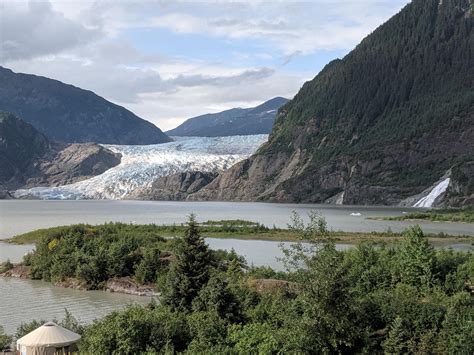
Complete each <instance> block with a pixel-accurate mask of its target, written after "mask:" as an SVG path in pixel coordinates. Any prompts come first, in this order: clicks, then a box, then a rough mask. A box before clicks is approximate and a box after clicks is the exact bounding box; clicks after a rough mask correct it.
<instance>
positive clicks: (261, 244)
mask: <svg viewBox="0 0 474 355" xmlns="http://www.w3.org/2000/svg"><path fill="white" fill-rule="evenodd" d="M293 210H295V211H297V212H298V213H300V214H301V215H302V216H306V214H307V213H308V212H309V211H311V210H317V211H319V212H320V213H321V215H323V216H324V217H325V218H326V220H327V222H328V225H329V227H330V228H332V229H334V230H344V231H356V232H368V231H373V230H375V231H385V230H387V229H388V228H390V229H391V230H392V231H394V232H395V231H401V230H403V229H404V228H406V227H407V226H409V225H410V224H412V223H410V222H399V221H375V220H367V219H366V217H377V216H389V215H401V214H402V213H403V212H407V211H410V210H412V209H410V208H396V207H366V206H329V205H311V204H305V205H296V204H268V203H234V202H148V201H88V200H86V201H84V200H81V201H40V200H35V201H28V200H9V201H6V200H3V201H0V239H6V238H10V237H12V236H13V235H15V234H18V233H23V232H27V231H31V230H34V229H37V228H45V227H52V226H57V225H66V224H72V223H91V224H97V223H103V222H109V221H121V222H128V223H131V222H133V223H157V224H170V223H182V222H185V221H186V216H187V215H189V214H190V213H192V212H194V213H196V214H197V218H198V220H200V221H206V220H209V219H214V220H217V219H237V218H241V219H248V220H252V221H256V222H260V223H263V224H265V225H267V226H269V227H271V226H273V225H275V226H277V227H286V225H287V224H288V223H289V222H290V215H291V212H292V211H293ZM351 213H360V214H361V216H353V215H351ZM421 226H422V228H423V229H424V230H425V231H427V232H433V233H438V232H445V233H449V234H455V235H473V234H474V231H473V228H472V225H469V224H463V223H438V222H426V223H421ZM206 241H207V243H208V244H209V246H210V247H211V248H213V249H225V250H230V249H232V248H234V249H235V251H236V252H237V253H238V254H241V255H243V256H245V257H246V259H247V261H248V262H249V264H254V265H256V266H260V265H267V266H271V267H273V268H276V269H282V268H283V265H282V264H281V262H280V261H278V260H277V257H281V256H282V253H281V249H280V246H279V245H280V243H279V242H271V241H251V240H237V239H216V238H206ZM285 245H287V246H288V245H289V243H285ZM451 246H452V247H453V248H455V249H462V250H466V249H472V246H470V245H467V244H462V245H451ZM32 247H33V246H31V245H10V244H6V243H0V261H1V260H6V259H7V258H10V259H11V260H12V261H14V262H17V261H19V260H21V257H22V256H23V255H24V254H25V253H26V252H28V251H30V250H31V249H32ZM349 247H350V246H348V245H343V244H341V245H338V248H340V249H344V248H349ZM149 300H150V299H149V298H147V297H138V296H129V295H121V294H114V293H108V292H102V291H78V290H72V289H63V288H59V287H54V286H52V285H51V284H48V283H45V282H41V281H33V280H17V279H2V278H0V325H3V326H4V327H5V328H6V331H7V332H8V333H12V332H14V331H15V329H16V327H17V326H18V325H19V324H20V323H21V322H22V321H23V322H24V321H28V320H31V319H35V318H43V319H47V320H50V319H52V318H54V317H56V318H61V317H63V315H64V308H67V309H68V310H69V311H71V312H72V314H73V315H74V316H76V317H77V318H79V320H80V321H82V322H84V323H88V322H91V321H92V320H93V319H96V318H98V317H102V316H103V315H105V314H107V313H109V312H111V311H112V310H114V309H118V308H122V307H124V306H125V305H126V304H128V303H147V302H149Z"/></svg>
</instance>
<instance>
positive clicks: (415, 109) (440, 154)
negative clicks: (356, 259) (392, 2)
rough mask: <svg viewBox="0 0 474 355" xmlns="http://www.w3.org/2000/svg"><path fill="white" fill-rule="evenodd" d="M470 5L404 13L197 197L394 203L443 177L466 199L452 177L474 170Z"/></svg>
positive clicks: (300, 97)
mask: <svg viewBox="0 0 474 355" xmlns="http://www.w3.org/2000/svg"><path fill="white" fill-rule="evenodd" d="M473 6H474V5H473V3H472V1H470V0H445V1H439V0H414V1H412V2H410V3H409V4H408V5H406V6H405V7H404V8H403V9H402V10H401V11H400V12H399V13H398V14H396V15H395V16H393V17H392V18H391V19H390V20H388V21H387V22H386V23H384V24H383V25H381V26H380V27H379V28H377V29H376V30H375V31H374V32H372V33H371V34H370V35H369V36H367V37H366V38H365V39H364V40H362V42H361V43H360V44H359V45H358V46H356V47H355V49H354V50H352V51H351V52H350V53H349V54H347V55H346V56H345V57H344V58H342V59H337V60H334V61H332V62H330V63H329V64H327V65H326V67H325V68H324V69H323V70H322V71H321V72H320V73H319V74H318V75H317V76H316V77H315V78H314V79H313V80H311V81H309V82H306V83H305V84H304V85H303V87H302V88H301V90H300V91H299V92H298V93H297V94H296V96H295V97H294V98H293V99H292V100H291V101H290V102H288V103H287V104H286V105H285V106H283V107H282V108H281V109H280V111H279V114H278V115H277V119H276V121H275V125H274V129H273V131H272V133H271V135H270V138H269V141H268V143H267V144H266V145H264V146H263V147H262V148H261V149H260V150H259V152H257V154H255V155H254V156H252V157H251V158H249V159H248V160H246V161H244V162H242V163H240V164H238V165H237V166H236V167H234V168H233V169H231V170H230V171H229V172H224V173H223V174H221V176H220V177H219V178H217V179H216V180H215V181H214V182H213V183H211V184H210V185H209V186H208V188H207V191H203V193H202V196H204V197H207V198H222V199H242V200H248V199H250V200H252V199H255V198H258V199H262V200H277V201H296V202H300V201H308V202H321V201H325V200H328V199H329V200H328V202H333V203H334V201H335V199H336V198H337V197H340V200H341V201H342V202H343V203H344V204H395V203H399V202H400V201H401V200H403V199H404V198H407V197H409V196H412V195H415V194H418V193H420V192H422V191H423V190H425V189H426V188H427V187H429V186H431V185H432V184H434V183H436V182H437V181H438V180H439V179H441V177H442V176H443V175H444V174H445V173H446V172H447V171H448V170H449V169H450V168H455V169H454V170H456V172H454V171H453V172H452V177H453V182H452V184H453V185H455V186H456V188H454V189H450V190H448V192H449V193H452V194H455V193H458V194H460V195H462V196H470V195H472V194H473V193H474V190H473V186H474V185H473V184H472V181H471V179H470V178H469V176H470V175H471V173H468V175H467V176H468V178H465V177H462V178H461V179H458V176H457V175H459V174H460V175H463V174H464V173H462V171H464V167H465V166H467V165H468V164H470V165H469V166H472V161H473V160H474V156H473V152H474V143H473V142H474V90H473V88H474V66H473V65H472V63H473V62H474V31H473V28H474V15H473V14H474V11H473ZM471 170H472V168H471ZM454 180H456V182H454ZM235 186H238V187H239V188H238V189H235ZM455 190H456V191H455ZM342 192H344V194H342ZM461 192H462V193H461ZM255 196H257V197H255ZM331 198H333V200H331ZM470 201H471V203H472V198H471V200H470ZM450 203H451V204H453V205H455V204H466V201H464V199H463V198H462V197H461V196H458V198H457V199H452V200H450Z"/></svg>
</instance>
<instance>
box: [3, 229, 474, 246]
mask: <svg viewBox="0 0 474 355" xmlns="http://www.w3.org/2000/svg"><path fill="white" fill-rule="evenodd" d="M33 232H35V231H33ZM30 233H32V232H29V233H25V234H22V235H18V236H15V237H12V238H8V239H3V240H1V242H3V243H8V244H12V245H27V244H35V243H36V242H37V241H38V240H39V238H31V237H30V236H28V234H30ZM181 234H182V233H160V234H159V236H160V237H163V238H179V237H180V236H181ZM201 235H202V236H203V237H204V238H216V239H236V240H249V241H252V240H255V241H273V242H298V241H301V240H300V238H298V236H297V235H296V234H295V233H292V232H290V231H289V230H278V231H269V232H261V233H248V234H245V233H240V234H239V233H235V234H234V233H232V232H202V233H201ZM425 236H426V238H427V239H428V240H429V241H430V242H431V243H433V244H439V245H443V244H451V243H458V242H461V243H473V244H474V236H468V235H460V236H457V235H444V234H441V235H436V234H425ZM331 237H332V238H334V240H335V241H336V243H341V244H351V245H354V244H358V243H361V242H375V243H388V244H390V243H397V242H400V241H401V240H402V239H403V234H402V233H390V232H372V233H364V232H343V231H337V232H331Z"/></svg>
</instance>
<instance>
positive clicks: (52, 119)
mask: <svg viewBox="0 0 474 355" xmlns="http://www.w3.org/2000/svg"><path fill="white" fill-rule="evenodd" d="M0 110H2V111H7V112H11V113H13V114H15V115H17V116H19V117H21V118H22V119H23V120H25V121H26V122H28V123H30V124H31V125H33V126H34V127H35V128H36V129H37V130H38V131H40V132H41V133H43V134H44V135H46V136H47V137H48V138H49V139H51V140H55V141H61V142H68V143H82V142H96V143H107V144H156V143H163V142H169V141H170V138H168V136H166V135H165V134H164V133H163V132H162V131H161V130H160V129H159V128H158V127H156V126H154V125H153V124H151V123H150V122H148V121H145V120H143V119H141V118H140V117H138V116H136V115H134V114H133V113H132V112H130V111H128V110H127V109H125V108H123V107H121V106H118V105H115V104H113V103H111V102H109V101H107V100H105V99H104V98H102V97H100V96H98V95H96V94H94V93H93V92H92V91H88V90H83V89H80V88H78V87H75V86H72V85H67V84H64V83H62V82H60V81H57V80H52V79H48V78H45V77H41V76H36V75H30V74H21V73H14V72H12V71H11V70H9V69H6V68H3V67H1V66H0Z"/></svg>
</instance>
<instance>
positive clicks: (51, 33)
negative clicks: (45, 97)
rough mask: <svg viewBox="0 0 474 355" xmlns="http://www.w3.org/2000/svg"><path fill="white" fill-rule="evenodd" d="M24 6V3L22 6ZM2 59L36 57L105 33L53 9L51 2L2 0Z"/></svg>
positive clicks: (0, 37) (83, 42)
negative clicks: (10, 0)
mask: <svg viewBox="0 0 474 355" xmlns="http://www.w3.org/2000/svg"><path fill="white" fill-rule="evenodd" d="M18 5H20V6H18ZM2 6H3V8H2V11H1V13H0V60H1V61H2V62H8V61H11V60H15V59H32V58H35V57H38V56H44V55H51V54H57V53H60V52H62V51H64V50H67V49H71V48H74V47H77V46H80V45H84V44H86V43H88V42H90V41H93V40H95V39H97V38H99V37H100V36H101V35H102V31H101V29H100V28H97V27H95V28H88V27H85V26H84V25H82V24H80V23H77V22H74V21H71V20H70V19H67V18H66V17H64V16H63V15H62V14H61V13H59V12H57V11H55V10H53V8H52V6H51V4H50V3H49V2H37V1H30V2H28V3H26V4H22V3H20V4H18V3H16V2H2Z"/></svg>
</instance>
